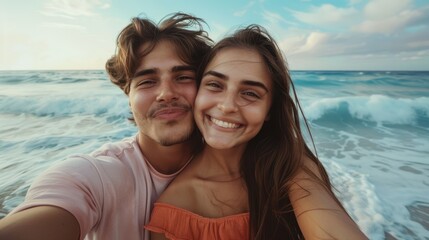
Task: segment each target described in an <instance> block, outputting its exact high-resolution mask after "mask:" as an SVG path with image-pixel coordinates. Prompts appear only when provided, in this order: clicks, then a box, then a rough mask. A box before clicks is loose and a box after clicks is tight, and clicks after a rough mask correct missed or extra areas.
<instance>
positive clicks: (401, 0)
mask: <svg viewBox="0 0 429 240" xmlns="http://www.w3.org/2000/svg"><path fill="white" fill-rule="evenodd" d="M410 4H411V0H395V1H391V0H370V1H369V2H368V3H367V4H366V6H365V8H364V14H365V17H366V18H368V19H369V20H379V19H383V18H390V17H392V16H395V15H397V14H399V13H401V12H402V11H403V10H406V9H408V8H410Z"/></svg>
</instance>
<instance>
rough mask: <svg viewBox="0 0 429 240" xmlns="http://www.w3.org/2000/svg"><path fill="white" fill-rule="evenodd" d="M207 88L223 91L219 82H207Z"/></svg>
mask: <svg viewBox="0 0 429 240" xmlns="http://www.w3.org/2000/svg"><path fill="white" fill-rule="evenodd" d="M205 86H206V87H208V88H209V89H211V90H220V89H222V85H220V84H219V83H217V82H207V83H206V84H205Z"/></svg>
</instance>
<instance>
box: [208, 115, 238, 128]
mask: <svg viewBox="0 0 429 240" xmlns="http://www.w3.org/2000/svg"><path fill="white" fill-rule="evenodd" d="M210 120H211V121H212V122H213V123H214V124H216V125H217V126H219V127H223V128H239V127H240V125H239V124H235V123H229V122H224V121H221V120H219V119H215V118H212V117H210Z"/></svg>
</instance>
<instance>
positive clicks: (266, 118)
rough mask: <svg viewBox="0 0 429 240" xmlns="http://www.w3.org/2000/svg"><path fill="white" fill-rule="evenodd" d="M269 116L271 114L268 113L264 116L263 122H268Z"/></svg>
mask: <svg viewBox="0 0 429 240" xmlns="http://www.w3.org/2000/svg"><path fill="white" fill-rule="evenodd" d="M270 118H271V114H270V113H268V114H267V116H266V117H265V122H268V121H269V120H270Z"/></svg>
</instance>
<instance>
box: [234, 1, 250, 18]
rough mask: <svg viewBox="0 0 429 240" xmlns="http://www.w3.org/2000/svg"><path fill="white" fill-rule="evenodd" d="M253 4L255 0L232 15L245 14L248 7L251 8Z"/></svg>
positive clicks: (240, 15)
mask: <svg viewBox="0 0 429 240" xmlns="http://www.w3.org/2000/svg"><path fill="white" fill-rule="evenodd" d="M253 5H255V1H250V2H249V3H248V4H247V5H246V6H244V7H243V8H242V9H241V10H238V11H236V12H234V13H233V15H234V16H236V17H242V16H244V15H246V13H247V12H248V11H249V9H250V8H252V6H253Z"/></svg>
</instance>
